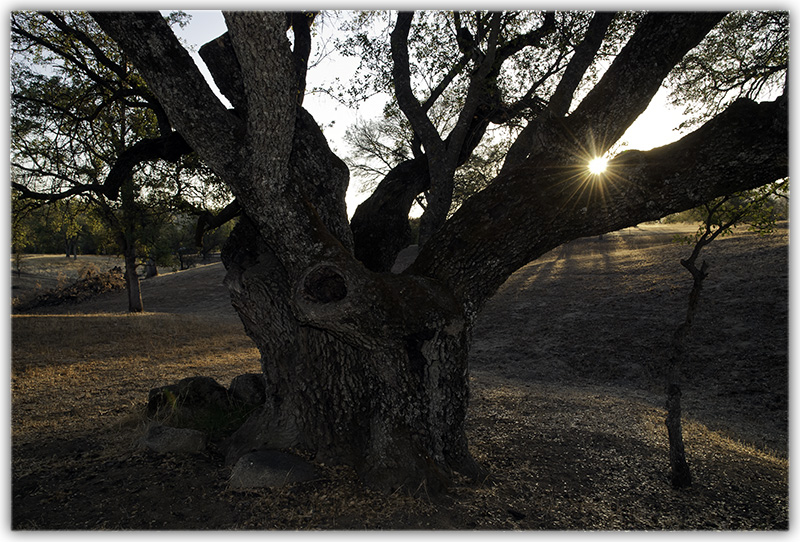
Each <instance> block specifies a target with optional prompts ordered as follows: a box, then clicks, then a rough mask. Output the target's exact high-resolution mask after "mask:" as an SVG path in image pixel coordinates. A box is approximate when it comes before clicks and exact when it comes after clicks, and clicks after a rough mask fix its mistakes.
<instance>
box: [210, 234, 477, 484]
mask: <svg viewBox="0 0 800 542" xmlns="http://www.w3.org/2000/svg"><path fill="white" fill-rule="evenodd" d="M223 261H224V263H225V266H226V268H227V270H228V272H227V276H226V278H225V283H226V285H227V286H228V288H229V289H230V291H231V297H232V300H233V305H234V307H235V308H236V310H237V311H238V313H239V315H240V317H241V318H242V321H243V322H244V324H245V328H246V330H247V333H248V334H249V335H250V337H252V339H253V340H254V341H255V343H256V344H257V345H258V348H259V350H260V351H261V355H262V369H263V371H264V374H265V376H266V381H267V397H268V400H267V404H266V406H265V407H264V408H263V409H262V411H261V412H260V413H258V414H257V415H255V416H253V417H251V418H250V419H249V420H248V421H247V422H246V424H245V425H244V426H243V427H242V428H241V429H240V430H239V431H238V432H237V433H236V434H235V435H234V436H233V437H232V439H231V442H230V445H229V447H228V460H229V461H234V460H236V459H237V458H238V457H240V456H241V455H242V454H244V453H247V452H249V451H251V450H253V449H259V448H288V447H294V446H299V447H303V448H307V449H311V450H315V451H316V452H317V453H318V457H319V458H321V459H323V460H325V461H332V460H333V461H338V462H345V463H348V464H351V465H353V466H354V467H355V468H356V470H357V471H358V473H359V474H360V476H361V477H362V478H363V479H364V480H365V481H366V482H367V483H370V484H371V485H374V486H376V487H381V488H384V489H387V490H392V491H393V490H395V489H397V488H400V487H404V488H406V489H408V490H411V491H414V490H416V489H419V488H420V486H422V485H424V487H425V488H427V489H431V490H433V491H436V490H438V489H441V487H442V486H443V485H444V484H446V483H447V481H448V480H450V479H451V477H452V473H453V471H459V472H462V473H464V474H466V475H468V476H471V477H473V478H475V477H477V476H479V475H480V472H481V471H480V469H479V467H478V466H477V464H476V463H475V462H474V461H473V460H472V458H471V456H470V454H469V451H468V449H467V440H466V435H465V433H464V419H465V415H466V411H467V400H468V386H467V378H468V368H467V350H468V345H469V326H468V325H467V322H466V320H465V319H464V316H463V313H462V311H461V307H460V305H459V304H458V303H457V302H456V301H455V300H454V299H453V298H452V297H451V296H450V295H449V294H447V292H445V291H443V290H442V289H441V288H439V287H438V285H436V283H435V282H433V281H430V280H421V279H419V278H414V277H405V276H397V275H390V274H384V275H377V274H371V273H369V272H367V273H368V274H369V275H370V276H369V277H368V278H367V280H369V281H370V284H365V283H364V281H365V278H364V276H363V273H364V272H365V271H366V270H364V269H363V268H361V269H360V270H358V269H356V270H350V269H348V266H338V265H335V264H333V263H325V264H320V265H316V266H312V267H311V268H310V269H309V270H308V272H307V273H306V274H305V277H304V278H302V279H301V280H300V281H299V282H296V281H293V280H292V279H291V278H290V277H289V276H288V275H287V273H286V271H285V269H284V268H283V266H282V265H281V263H280V262H279V261H278V259H277V258H276V257H275V255H274V253H272V251H271V249H270V248H269V246H268V245H267V244H266V243H264V242H263V240H261V239H260V236H259V234H258V232H257V231H256V228H255V227H254V225H253V223H252V222H251V221H250V220H249V219H247V218H243V219H242V220H241V221H240V223H239V224H238V225H237V227H236V229H235V231H234V233H233V234H232V236H231V238H230V240H229V241H228V243H227V245H226V247H225V250H224V252H223ZM359 283H361V284H359ZM400 296H402V298H403V299H402V300H400V299H398V298H399V297H400ZM351 298H355V300H356V301H353V300H352V299H351ZM389 303H391V305H389ZM398 309H400V310H399V311H398ZM298 311H300V312H303V313H305V314H306V315H311V317H312V318H314V319H316V320H318V323H319V322H324V321H325V320H327V318H326V317H327V316H328V315H330V316H334V315H337V314H339V313H342V312H344V313H347V314H348V320H349V322H348V323H347V324H346V325H345V326H344V327H338V328H337V329H323V328H321V327H319V326H318V323H317V325H315V323H314V322H306V321H303V320H304V319H305V318H304V317H301V318H298ZM386 311H398V312H399V313H398V314H395V315H393V316H389V317H387V314H386ZM323 325H325V324H323ZM348 328H349V329H348Z"/></svg>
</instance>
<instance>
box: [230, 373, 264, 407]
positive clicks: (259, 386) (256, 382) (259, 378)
mask: <svg viewBox="0 0 800 542" xmlns="http://www.w3.org/2000/svg"><path fill="white" fill-rule="evenodd" d="M228 396H229V397H230V398H231V400H233V401H237V402H239V403H244V404H246V405H261V404H264V401H266V400H267V394H266V390H265V383H264V375H263V374H260V373H247V374H243V375H239V376H237V377H236V378H234V379H233V380H232V381H231V387H230V388H229V389H228Z"/></svg>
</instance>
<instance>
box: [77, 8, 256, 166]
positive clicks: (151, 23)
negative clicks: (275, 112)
mask: <svg viewBox="0 0 800 542" xmlns="http://www.w3.org/2000/svg"><path fill="white" fill-rule="evenodd" d="M91 15H92V17H93V18H94V19H95V20H96V21H97V23H98V24H99V25H100V27H101V28H102V29H103V30H104V31H105V32H106V33H107V34H108V35H109V36H111V37H112V38H113V39H114V40H115V41H116V42H117V43H118V44H119V45H120V46H121V47H122V49H123V50H124V51H125V54H127V55H128V56H129V57H130V58H131V60H132V61H133V62H134V64H135V65H136V67H137V68H138V69H139V71H140V72H141V73H142V75H143V76H144V78H145V80H146V81H147V83H148V85H149V87H150V89H151V90H152V91H153V93H154V94H155V95H156V96H157V97H158V99H159V102H160V103H161V104H162V105H163V106H164V110H165V111H166V112H167V115H168V116H169V119H170V121H172V124H173V126H174V127H175V129H176V130H177V131H178V132H179V133H180V134H181V135H183V137H184V138H185V139H186V141H187V142H188V143H189V145H190V146H191V147H192V148H193V149H195V150H196V151H198V152H202V154H203V157H204V159H205V160H206V161H207V163H208V165H209V166H210V167H211V169H212V170H214V172H215V173H216V174H217V175H219V176H220V177H222V178H224V177H225V176H226V175H230V174H231V173H235V172H237V171H238V170H239V168H240V167H241V164H242V160H241V157H240V154H239V153H240V151H241V144H240V141H241V138H242V135H243V128H244V127H243V125H242V123H241V121H239V119H237V118H236V117H235V116H234V115H232V114H230V113H229V112H228V111H227V110H226V109H225V107H224V106H223V105H222V103H221V102H220V101H219V99H217V97H216V96H215V95H214V93H213V92H212V90H211V89H210V88H209V86H208V84H207V83H206V82H205V79H204V78H203V76H202V74H201V73H200V71H199V70H198V69H197V66H196V65H195V63H194V61H193V60H192V58H191V57H190V56H189V53H187V52H186V50H185V49H184V48H183V47H182V46H181V44H180V42H179V41H178V39H177V38H176V37H175V35H174V34H173V33H172V30H171V29H170V28H169V25H168V24H167V23H166V21H165V20H164V18H163V17H162V16H161V15H160V14H159V13H158V12H92V13H91Z"/></svg>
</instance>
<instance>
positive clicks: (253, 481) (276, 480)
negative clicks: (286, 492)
mask: <svg viewBox="0 0 800 542" xmlns="http://www.w3.org/2000/svg"><path fill="white" fill-rule="evenodd" d="M316 477H317V471H316V469H315V468H314V467H313V466H312V465H311V464H310V463H308V462H307V461H305V460H303V459H301V458H299V457H297V456H295V455H292V454H287V453H285V452H278V451H274V450H269V451H261V452H251V453H249V454H245V455H243V456H242V457H241V458H240V459H239V461H237V462H236V465H235V466H234V467H233V472H232V473H231V478H230V485H231V487H233V488H236V489H249V488H258V487H283V486H285V485H287V484H295V483H298V482H308V481H309V480H313V479H314V478H316Z"/></svg>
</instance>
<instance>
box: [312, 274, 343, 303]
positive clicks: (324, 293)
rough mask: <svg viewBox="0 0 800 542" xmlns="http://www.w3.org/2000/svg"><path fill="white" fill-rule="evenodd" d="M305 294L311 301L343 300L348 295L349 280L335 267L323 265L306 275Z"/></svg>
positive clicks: (328, 301)
mask: <svg viewBox="0 0 800 542" xmlns="http://www.w3.org/2000/svg"><path fill="white" fill-rule="evenodd" d="M303 294H304V296H305V297H306V299H308V300H309V301H313V302H317V303H333V302H335V301H341V300H342V299H344V298H345V297H347V281H346V280H345V278H344V277H343V276H342V275H341V273H340V272H339V271H338V270H337V269H335V268H334V267H332V266H329V265H322V266H320V267H317V268H315V269H313V270H311V271H310V272H309V273H308V275H306V278H305V280H304V281H303Z"/></svg>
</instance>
